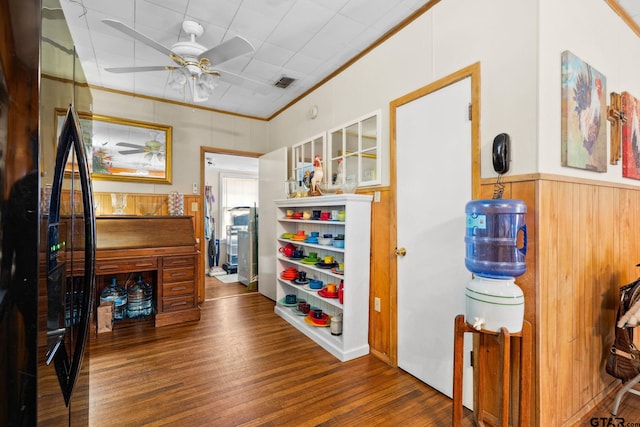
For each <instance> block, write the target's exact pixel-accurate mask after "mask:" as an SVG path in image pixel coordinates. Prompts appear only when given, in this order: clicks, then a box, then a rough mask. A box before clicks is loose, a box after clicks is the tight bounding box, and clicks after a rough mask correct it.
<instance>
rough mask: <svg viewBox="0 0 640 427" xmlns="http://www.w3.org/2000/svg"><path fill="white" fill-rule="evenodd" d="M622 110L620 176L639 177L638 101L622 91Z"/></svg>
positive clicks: (639, 132)
mask: <svg viewBox="0 0 640 427" xmlns="http://www.w3.org/2000/svg"><path fill="white" fill-rule="evenodd" d="M621 99H622V111H624V115H625V117H626V119H627V120H626V121H625V122H624V124H623V125H622V176H624V177H626V178H633V179H640V147H638V144H639V141H638V137H639V136H640V129H639V126H640V125H639V124H638V116H640V114H639V111H638V110H640V101H638V99H636V98H634V97H633V96H631V95H630V94H629V93H628V92H622V95H621Z"/></svg>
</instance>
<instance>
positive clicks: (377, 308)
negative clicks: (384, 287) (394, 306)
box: [373, 297, 381, 313]
mask: <svg viewBox="0 0 640 427" xmlns="http://www.w3.org/2000/svg"><path fill="white" fill-rule="evenodd" d="M373 309H374V310H375V311H377V312H378V313H379V312H380V310H381V308H380V298H378V297H375V298H374V299H373Z"/></svg>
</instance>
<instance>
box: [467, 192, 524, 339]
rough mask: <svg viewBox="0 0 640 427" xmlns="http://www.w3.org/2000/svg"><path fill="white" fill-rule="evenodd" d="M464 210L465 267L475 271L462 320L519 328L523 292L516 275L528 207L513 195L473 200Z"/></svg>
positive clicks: (490, 326) (477, 324)
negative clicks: (503, 197) (464, 317)
mask: <svg viewBox="0 0 640 427" xmlns="http://www.w3.org/2000/svg"><path fill="white" fill-rule="evenodd" d="M465 213H466V218H467V226H466V235H465V245H466V255H465V266H466V267H467V269H468V270H469V271H471V272H472V273H473V274H474V278H473V279H472V280H471V281H470V282H469V283H468V284H467V287H466V289H465V294H466V302H465V306H466V313H465V315H466V319H467V322H468V323H470V324H473V327H474V328H476V329H478V330H480V329H484V330H488V331H494V332H497V331H499V330H500V328H501V327H505V328H507V330H508V331H509V332H510V333H512V334H513V333H517V332H520V331H521V330H522V321H523V320H524V294H523V292H522V289H520V288H519V287H518V286H517V285H516V283H515V278H516V277H518V276H520V275H522V274H523V273H524V272H525V271H526V264H525V261H524V257H525V255H526V253H527V226H526V224H525V215H526V213H527V205H526V204H525V203H524V202H523V201H521V200H516V199H490V200H473V201H470V202H469V203H467V205H466V208H465ZM519 238H520V239H521V242H522V245H521V246H518V240H519Z"/></svg>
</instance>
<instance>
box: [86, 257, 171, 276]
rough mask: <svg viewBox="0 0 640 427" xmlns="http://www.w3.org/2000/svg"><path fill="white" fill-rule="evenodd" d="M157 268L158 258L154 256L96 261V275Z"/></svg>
mask: <svg viewBox="0 0 640 427" xmlns="http://www.w3.org/2000/svg"><path fill="white" fill-rule="evenodd" d="M157 268H158V259H157V258H155V257H153V258H152V257H148V258H129V259H114V260H97V261H96V274H97V275H100V274H109V273H117V272H122V273H128V272H131V271H145V270H156V269H157Z"/></svg>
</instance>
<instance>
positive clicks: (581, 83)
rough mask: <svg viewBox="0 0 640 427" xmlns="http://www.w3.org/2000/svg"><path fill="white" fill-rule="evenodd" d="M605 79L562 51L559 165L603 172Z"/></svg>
mask: <svg viewBox="0 0 640 427" xmlns="http://www.w3.org/2000/svg"><path fill="white" fill-rule="evenodd" d="M605 94H606V78H605V76H604V75H603V74H601V73H599V72H598V71H597V70H596V69H594V68H593V67H592V66H590V65H589V64H587V63H586V62H584V61H582V60H581V59H580V58H578V57H577V56H575V55H574V54H572V53H571V52H569V51H564V52H563V53H562V140H561V145H562V166H568V167H573V168H579V169H586V170H590V171H595V172H606V171H607V133H606V120H607V106H606V100H605Z"/></svg>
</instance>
